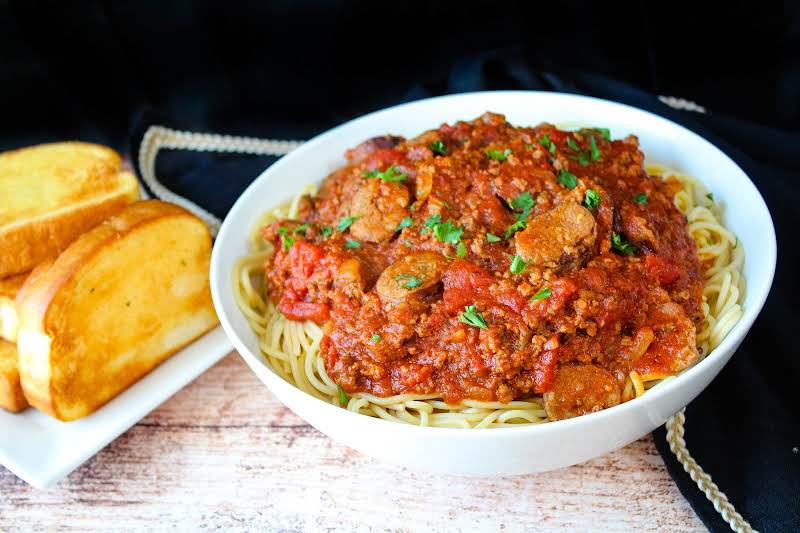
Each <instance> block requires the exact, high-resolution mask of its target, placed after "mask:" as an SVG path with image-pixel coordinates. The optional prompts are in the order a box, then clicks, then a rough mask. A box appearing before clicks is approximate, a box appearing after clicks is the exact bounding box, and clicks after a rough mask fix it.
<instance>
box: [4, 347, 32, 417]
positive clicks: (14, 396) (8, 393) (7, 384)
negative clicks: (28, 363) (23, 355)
mask: <svg viewBox="0 0 800 533" xmlns="http://www.w3.org/2000/svg"><path fill="white" fill-rule="evenodd" d="M26 407H28V402H27V401H25V396H24V395H23V394H22V387H21V386H20V383H19V368H18V366H17V347H16V346H15V345H14V344H12V343H10V342H6V341H2V340H0V408H3V409H6V410H7V411H11V412H12V413H17V412H19V411H22V410H23V409H25V408H26Z"/></svg>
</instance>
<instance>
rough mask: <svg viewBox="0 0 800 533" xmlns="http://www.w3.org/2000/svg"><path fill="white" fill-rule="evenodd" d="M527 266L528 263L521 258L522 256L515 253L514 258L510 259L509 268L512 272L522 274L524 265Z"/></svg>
mask: <svg viewBox="0 0 800 533" xmlns="http://www.w3.org/2000/svg"><path fill="white" fill-rule="evenodd" d="M527 266H528V263H526V262H525V261H523V260H522V258H521V257H520V256H518V255H515V256H514V258H513V259H512V260H511V267H510V268H509V269H510V270H511V273H512V274H522V272H523V271H524V270H525V267H527Z"/></svg>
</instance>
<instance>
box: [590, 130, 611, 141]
mask: <svg viewBox="0 0 800 533" xmlns="http://www.w3.org/2000/svg"><path fill="white" fill-rule="evenodd" d="M592 129H593V130H595V131H597V132H599V133H600V135H602V136H603V139H605V140H607V141H610V140H611V130H610V129H608V128H592Z"/></svg>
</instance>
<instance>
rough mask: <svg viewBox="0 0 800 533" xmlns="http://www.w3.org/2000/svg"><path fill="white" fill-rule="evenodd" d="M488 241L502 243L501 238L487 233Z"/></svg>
mask: <svg viewBox="0 0 800 533" xmlns="http://www.w3.org/2000/svg"><path fill="white" fill-rule="evenodd" d="M486 240H487V241H488V242H500V241H501V239H500V237H498V236H497V235H495V234H494V233H487V234H486Z"/></svg>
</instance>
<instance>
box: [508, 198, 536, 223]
mask: <svg viewBox="0 0 800 533" xmlns="http://www.w3.org/2000/svg"><path fill="white" fill-rule="evenodd" d="M509 205H510V206H511V207H512V209H517V210H519V211H522V213H525V216H524V217H523V218H528V215H529V214H530V212H531V211H532V210H533V206H534V205H536V200H534V199H533V196H531V193H529V192H528V191H525V192H523V193H522V194H520V195H519V196H517V197H516V198H514V199H513V200H511V202H509Z"/></svg>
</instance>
